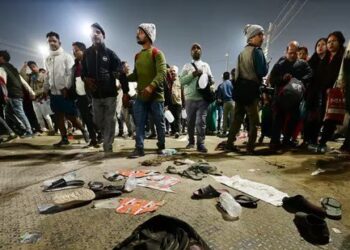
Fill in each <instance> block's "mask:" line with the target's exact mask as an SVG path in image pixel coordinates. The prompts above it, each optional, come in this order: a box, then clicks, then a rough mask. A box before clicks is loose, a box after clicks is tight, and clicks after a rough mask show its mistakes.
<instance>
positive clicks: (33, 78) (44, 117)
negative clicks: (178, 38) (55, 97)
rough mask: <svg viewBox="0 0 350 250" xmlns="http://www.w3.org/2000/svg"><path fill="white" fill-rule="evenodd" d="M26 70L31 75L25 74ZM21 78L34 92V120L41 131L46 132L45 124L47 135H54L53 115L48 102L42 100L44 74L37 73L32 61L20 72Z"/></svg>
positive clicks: (37, 69) (35, 65) (34, 63)
mask: <svg viewBox="0 0 350 250" xmlns="http://www.w3.org/2000/svg"><path fill="white" fill-rule="evenodd" d="M27 68H29V69H30V71H31V73H30V74H27V73H26V72H27ZM20 74H21V76H22V77H23V78H24V79H25V80H26V81H27V82H28V83H29V85H30V87H31V88H32V89H33V91H34V92H35V100H33V109H34V112H35V115H36V119H37V120H38V122H39V125H40V129H41V131H44V132H45V131H47V129H46V125H45V121H46V124H47V126H48V128H49V135H54V134H55V131H54V128H53V124H52V120H51V117H50V115H51V114H53V113H52V111H51V108H50V100H49V99H47V100H44V99H43V98H42V97H43V92H44V80H45V74H44V73H40V72H39V67H38V65H37V64H36V62H34V61H29V62H26V63H25V64H24V65H23V67H22V69H21V71H20Z"/></svg>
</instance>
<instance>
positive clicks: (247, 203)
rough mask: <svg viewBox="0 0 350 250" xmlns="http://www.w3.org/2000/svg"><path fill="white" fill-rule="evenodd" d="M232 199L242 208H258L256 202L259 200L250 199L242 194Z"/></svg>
mask: <svg viewBox="0 0 350 250" xmlns="http://www.w3.org/2000/svg"><path fill="white" fill-rule="evenodd" d="M234 198H235V200H236V201H237V202H238V203H239V204H240V205H241V206H242V207H246V208H257V207H258V204H257V202H258V201H259V199H255V198H253V197H250V196H247V195H244V194H240V195H236V196H235V197H234Z"/></svg>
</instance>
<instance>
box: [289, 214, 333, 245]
mask: <svg viewBox="0 0 350 250" xmlns="http://www.w3.org/2000/svg"><path fill="white" fill-rule="evenodd" d="M293 222H294V224H295V225H296V227H297V229H298V231H299V233H300V235H301V236H302V237H303V238H304V239H305V240H306V241H308V242H310V243H312V244H320V245H325V244H327V243H329V230H328V227H327V224H326V222H325V221H324V220H323V219H321V218H320V217H318V216H316V215H314V214H306V213H303V212H298V213H296V214H295V218H294V220H293Z"/></svg>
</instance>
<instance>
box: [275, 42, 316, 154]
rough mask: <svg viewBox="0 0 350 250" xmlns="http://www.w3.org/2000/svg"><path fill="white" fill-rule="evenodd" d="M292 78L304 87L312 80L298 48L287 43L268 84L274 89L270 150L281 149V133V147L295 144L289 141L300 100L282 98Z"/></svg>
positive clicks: (297, 115)
mask: <svg viewBox="0 0 350 250" xmlns="http://www.w3.org/2000/svg"><path fill="white" fill-rule="evenodd" d="M292 78H296V79H297V80H299V81H301V82H302V83H303V85H304V87H306V86H307V85H308V84H309V82H310V80H311V78H312V69H311V68H310V66H309V65H308V63H307V62H306V61H304V60H303V59H298V47H297V46H296V45H295V44H293V43H292V42H290V43H289V45H288V47H287V50H286V55H285V57H284V58H281V59H280V60H279V61H278V62H277V63H276V64H275V65H274V66H273V68H272V70H271V74H270V84H271V86H272V87H274V88H275V94H274V100H273V111H274V114H273V124H272V135H271V142H270V148H271V149H273V150H279V149H280V148H281V146H282V145H281V133H282V130H284V133H283V142H282V143H283V145H284V146H292V147H295V146H296V143H295V142H293V141H292V140H291V138H292V135H293V131H294V130H295V128H296V124H297V122H298V119H299V112H300V111H299V109H300V102H301V101H302V99H301V98H291V96H290V95H289V96H287V97H284V96H283V89H284V87H285V86H286V85H287V84H288V83H289V82H290V80H291V79H292ZM288 97H289V98H288ZM287 117H289V121H288V123H287V126H286V127H285V128H284V124H285V121H286V118H287Z"/></svg>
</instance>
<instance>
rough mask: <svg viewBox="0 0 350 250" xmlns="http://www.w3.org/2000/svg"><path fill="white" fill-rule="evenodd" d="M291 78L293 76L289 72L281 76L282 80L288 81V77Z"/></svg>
mask: <svg viewBox="0 0 350 250" xmlns="http://www.w3.org/2000/svg"><path fill="white" fill-rule="evenodd" d="M292 78H293V76H292V75H291V74H289V73H287V74H285V75H284V76H283V81H285V82H289V81H290V79H292Z"/></svg>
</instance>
